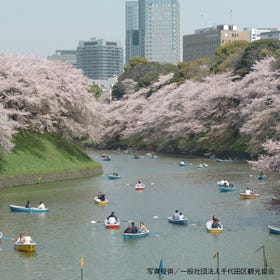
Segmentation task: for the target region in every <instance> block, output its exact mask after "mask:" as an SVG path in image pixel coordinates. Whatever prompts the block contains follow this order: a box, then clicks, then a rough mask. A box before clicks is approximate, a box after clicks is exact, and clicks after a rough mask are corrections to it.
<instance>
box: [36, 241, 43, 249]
mask: <svg viewBox="0 0 280 280" xmlns="http://www.w3.org/2000/svg"><path fill="white" fill-rule="evenodd" d="M33 242H35V243H36V244H37V245H38V246H39V247H41V248H46V246H45V245H44V244H42V243H38V242H37V241H33Z"/></svg>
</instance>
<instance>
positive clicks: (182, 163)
mask: <svg viewBox="0 0 280 280" xmlns="http://www.w3.org/2000/svg"><path fill="white" fill-rule="evenodd" d="M178 165H179V166H186V163H185V162H184V161H181V162H180V163H179V164H178Z"/></svg>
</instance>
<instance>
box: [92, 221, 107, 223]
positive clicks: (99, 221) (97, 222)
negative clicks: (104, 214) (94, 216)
mask: <svg viewBox="0 0 280 280" xmlns="http://www.w3.org/2000/svg"><path fill="white" fill-rule="evenodd" d="M90 223H91V224H101V223H104V221H90Z"/></svg>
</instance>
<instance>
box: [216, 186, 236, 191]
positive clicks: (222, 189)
mask: <svg viewBox="0 0 280 280" xmlns="http://www.w3.org/2000/svg"><path fill="white" fill-rule="evenodd" d="M219 190H220V192H230V191H237V190H238V189H237V188H235V187H231V186H228V187H225V186H219Z"/></svg>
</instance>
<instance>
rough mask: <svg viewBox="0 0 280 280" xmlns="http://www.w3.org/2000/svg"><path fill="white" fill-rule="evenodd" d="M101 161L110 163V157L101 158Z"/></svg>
mask: <svg viewBox="0 0 280 280" xmlns="http://www.w3.org/2000/svg"><path fill="white" fill-rule="evenodd" d="M103 160H104V161H110V160H111V157H110V156H106V157H104V158H103Z"/></svg>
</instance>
